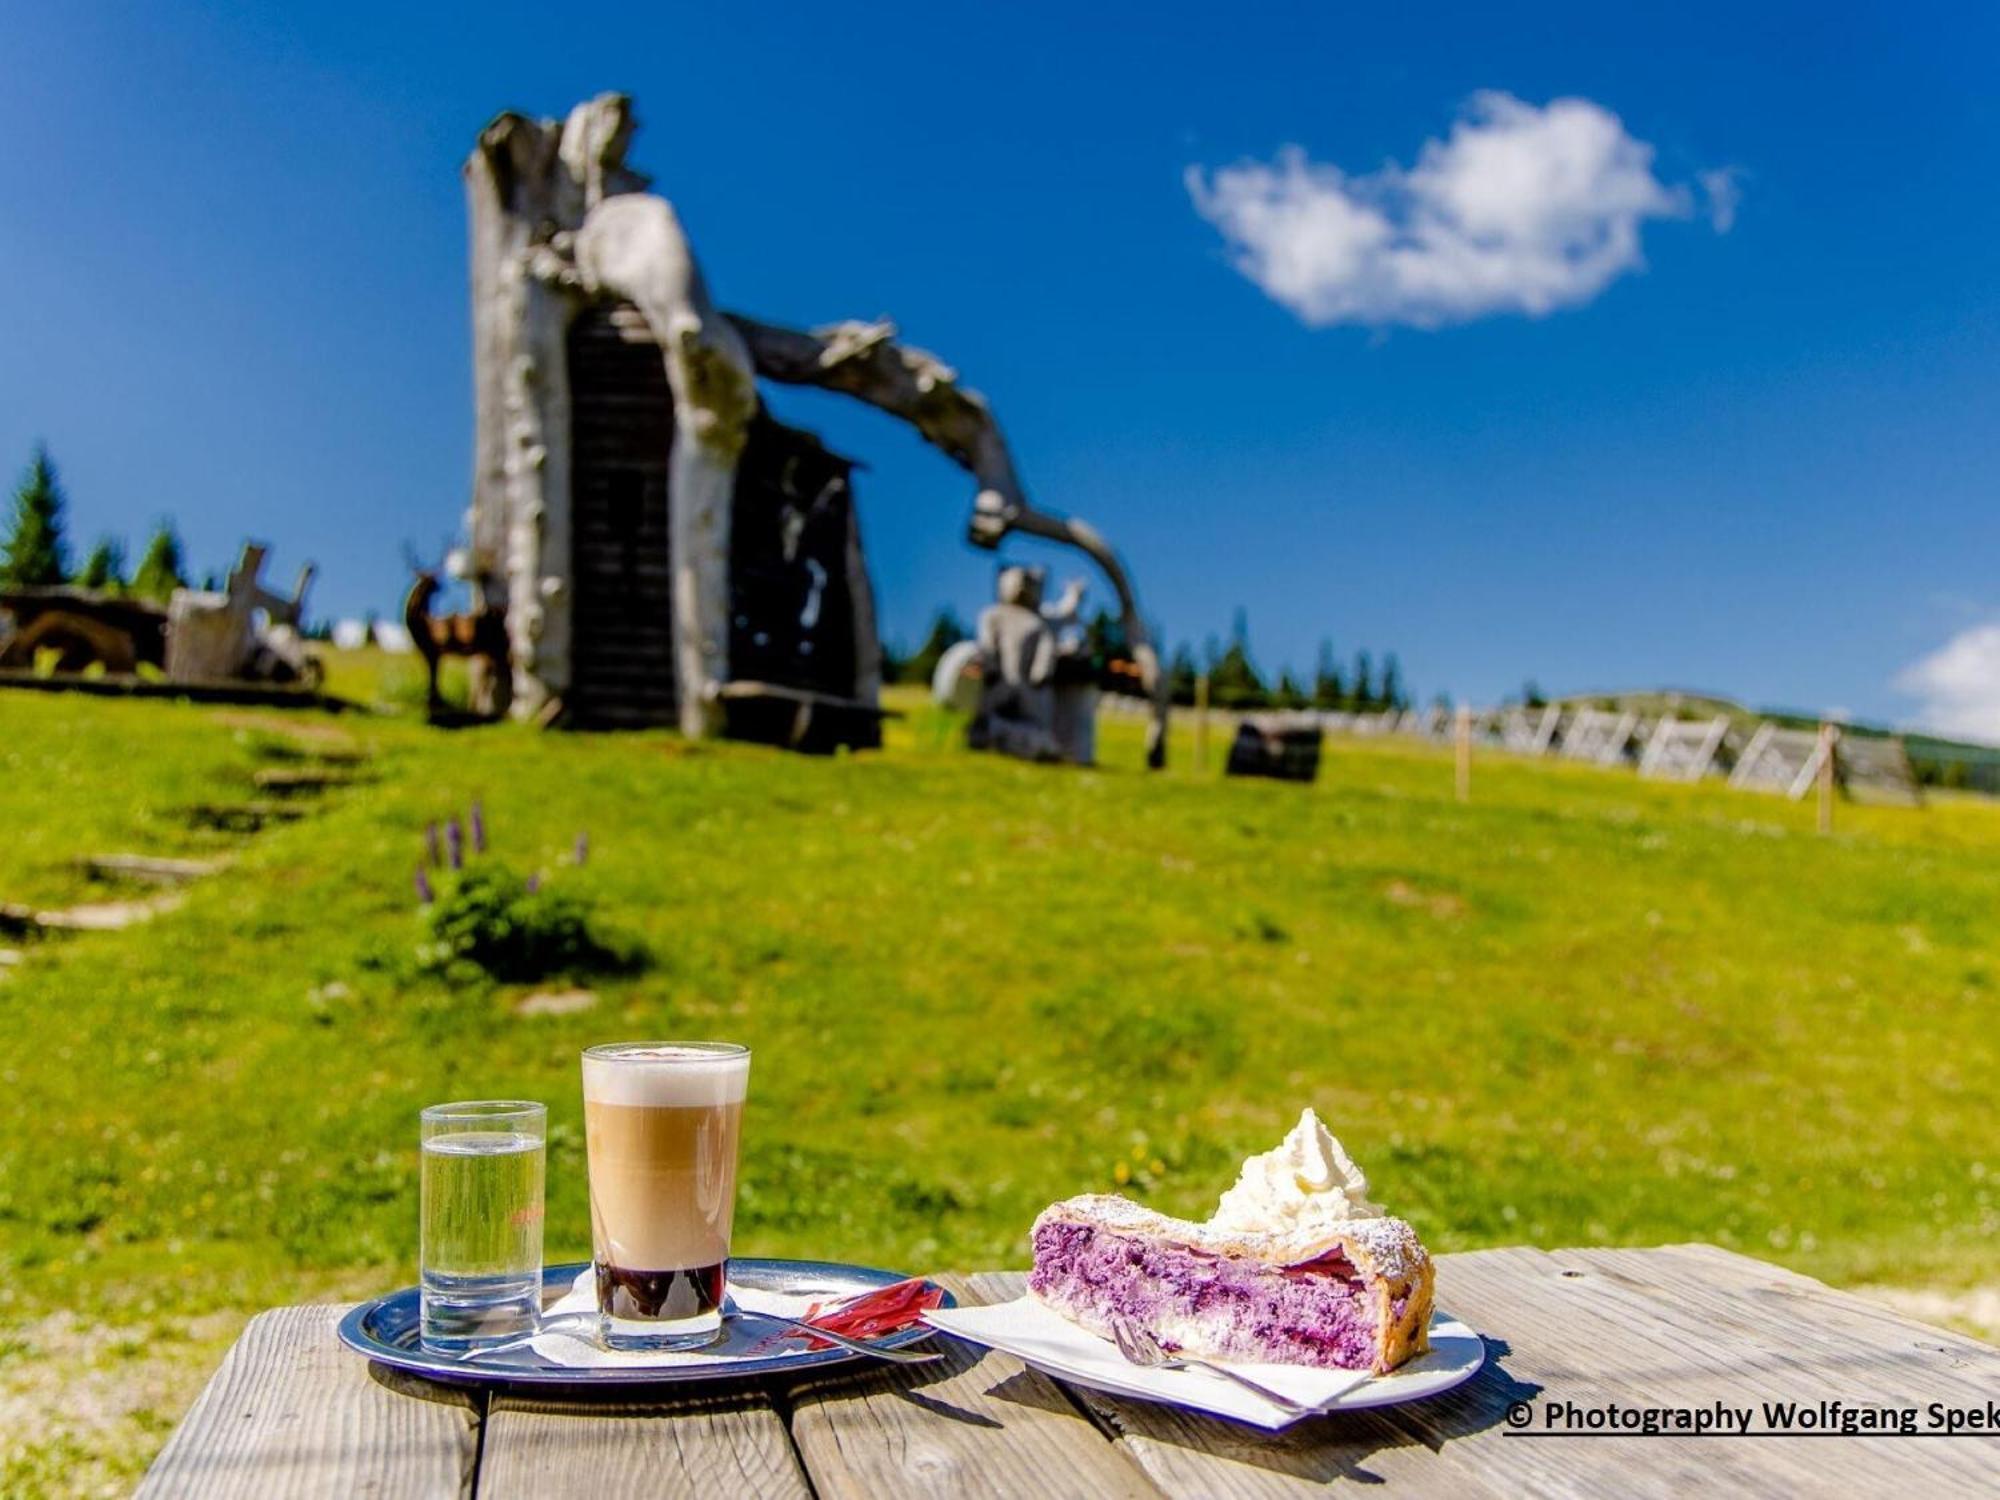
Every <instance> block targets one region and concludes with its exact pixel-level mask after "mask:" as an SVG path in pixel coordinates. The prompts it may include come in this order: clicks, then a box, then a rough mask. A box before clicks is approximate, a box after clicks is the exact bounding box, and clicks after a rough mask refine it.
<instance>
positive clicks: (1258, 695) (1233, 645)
mask: <svg viewBox="0 0 2000 1500" xmlns="http://www.w3.org/2000/svg"><path fill="white" fill-rule="evenodd" d="M1229 634H1230V639H1229V645H1228V647H1227V648H1226V649H1225V650H1224V651H1223V653H1222V654H1221V656H1219V657H1217V658H1216V659H1215V661H1214V663H1213V665H1211V666H1210V667H1209V669H1208V699H1209V702H1211V703H1213V704H1214V705H1215V706H1216V707H1217V708H1262V707H1263V706H1264V705H1265V704H1266V703H1268V702H1270V699H1271V695H1270V692H1269V690H1268V689H1266V688H1265V686H1264V679H1263V677H1262V676H1260V675H1259V674H1258V671H1257V664H1256V663H1255V662H1254V661H1252V660H1251V659H1250V621H1249V616H1248V615H1247V614H1245V613H1244V611H1243V610H1241V609H1238V610H1237V611H1236V618H1235V621H1234V622H1233V623H1232V625H1231V627H1230V633H1229Z"/></svg>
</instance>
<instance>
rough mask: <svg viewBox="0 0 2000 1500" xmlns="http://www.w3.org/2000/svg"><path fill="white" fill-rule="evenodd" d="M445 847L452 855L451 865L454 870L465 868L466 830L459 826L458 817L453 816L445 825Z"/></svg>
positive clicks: (449, 854) (448, 853)
mask: <svg viewBox="0 0 2000 1500" xmlns="http://www.w3.org/2000/svg"><path fill="white" fill-rule="evenodd" d="M444 847H445V853H446V854H447V855H448V856H450V859H451V867H452V868H453V869H454V870H462V869H464V868H465V830H464V829H463V828H461V827H459V824H458V819H456V818H453V819H452V820H451V821H450V822H449V823H447V824H445V825H444Z"/></svg>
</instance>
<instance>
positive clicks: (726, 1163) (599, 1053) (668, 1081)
mask: <svg viewBox="0 0 2000 1500" xmlns="http://www.w3.org/2000/svg"><path fill="white" fill-rule="evenodd" d="M749 1083H750V1049H749V1048H748V1047H740V1046H738V1045H736V1044H735V1043H734V1042H620V1043H616V1044H613V1045H610V1046H604V1047H592V1048H590V1049H589V1050H588V1051H587V1052H585V1053H584V1054H583V1126H584V1145H585V1148H586V1150H587V1152H588V1155H589V1165H590V1241H591V1250H592V1262H593V1265H594V1267H595V1271H596V1282H597V1310H598V1315H599V1318H600V1331H601V1336H602V1338H603V1340H604V1342H605V1344H606V1345H608V1346H609V1347H611V1348H613V1349H639V1350H653V1349H694V1348H700V1347H701V1346H702V1345H704V1344H710V1343H713V1342H715V1341H716V1340H717V1339H719V1338H720V1337H721V1336H722V1300H723V1294H724V1292H725V1290H726V1282H727V1276H728V1272H727V1267H728V1261H729V1232H730V1228H731V1225H732V1223H733V1221H734V1219H735V1216H736V1144H737V1139H738V1137H739V1136H740V1134H741V1133H742V1123H743V1099H744V1095H745V1094H746V1092H747V1091H748V1088H749Z"/></svg>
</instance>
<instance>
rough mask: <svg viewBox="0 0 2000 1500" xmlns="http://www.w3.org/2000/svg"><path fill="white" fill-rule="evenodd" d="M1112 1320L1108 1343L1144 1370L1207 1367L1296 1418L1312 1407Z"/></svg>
mask: <svg viewBox="0 0 2000 1500" xmlns="http://www.w3.org/2000/svg"><path fill="white" fill-rule="evenodd" d="M1110 1321H1111V1342H1112V1343H1114V1344H1116V1345H1117V1346H1118V1352H1119V1353H1120V1354H1122V1355H1124V1356H1125V1359H1126V1362H1127V1363H1128V1364H1135V1365H1137V1366H1139V1367H1140V1368H1141V1369H1143V1370H1188V1369H1195V1370H1207V1371H1209V1372H1210V1373H1211V1374H1215V1375H1220V1376H1222V1377H1223V1378H1224V1379H1225V1380H1233V1381H1235V1382H1236V1383H1237V1384H1238V1385H1240V1386H1242V1387H1243V1388H1244V1389H1245V1390H1247V1391H1255V1392H1256V1393H1257V1394H1258V1395H1259V1396H1262V1397H1263V1398H1264V1399H1265V1400H1266V1401H1268V1402H1270V1403H1271V1404H1272V1405H1273V1406H1276V1407H1278V1408H1279V1409H1280V1410H1281V1411H1285V1412H1288V1413H1290V1414H1291V1415H1292V1416H1295V1417H1302V1416H1305V1415H1306V1414H1307V1413H1308V1412H1310V1411H1312V1410H1313V1409H1314V1408H1312V1407H1310V1406H1308V1405H1306V1404H1305V1403H1304V1402H1303V1401H1294V1400H1293V1399H1292V1398H1291V1397H1290V1396H1287V1395H1285V1394H1284V1393H1282V1392H1280V1391H1274V1390H1272V1389H1271V1388H1270V1387H1269V1386H1268V1385H1259V1384H1258V1383H1257V1382H1256V1381H1254V1380H1252V1379H1251V1378H1250V1377H1249V1376H1248V1375H1243V1374H1239V1373H1238V1372H1237V1371H1235V1370H1232V1369H1230V1368H1229V1366H1227V1365H1218V1364H1216V1363H1214V1362H1213V1361H1211V1360H1206V1359H1195V1358H1192V1357H1191V1356H1189V1355H1185V1354H1171V1353H1169V1352H1168V1351H1167V1348H1166V1346H1165V1345H1164V1344H1162V1343H1161V1342H1160V1340H1159V1338H1158V1337H1157V1336H1156V1335H1154V1334H1153V1333H1152V1331H1151V1330H1149V1329H1145V1328H1141V1327H1139V1326H1138V1325H1137V1324H1135V1323H1128V1322H1127V1321H1126V1320H1125V1319H1123V1318H1113V1319H1111V1320H1110Z"/></svg>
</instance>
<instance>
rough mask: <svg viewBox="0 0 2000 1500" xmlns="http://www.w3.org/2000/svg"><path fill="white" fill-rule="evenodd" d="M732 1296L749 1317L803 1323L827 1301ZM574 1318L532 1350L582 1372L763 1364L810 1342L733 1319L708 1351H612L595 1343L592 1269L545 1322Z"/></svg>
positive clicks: (754, 1292) (737, 1291) (546, 1312)
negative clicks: (794, 1342)
mask: <svg viewBox="0 0 2000 1500" xmlns="http://www.w3.org/2000/svg"><path fill="white" fill-rule="evenodd" d="M729 1296H730V1300H731V1301H733V1302H734V1303H735V1304H736V1306H737V1307H738V1308H739V1309H740V1310H742V1311H743V1312H746V1313H778V1314H781V1315H783V1316H785V1317H791V1318H803V1317H804V1316H805V1315H806V1312H807V1310H808V1309H810V1308H811V1307H812V1305H813V1304H814V1303H815V1302H822V1301H824V1300H825V1298H824V1297H823V1296H820V1297H810V1296H808V1297H801V1296H794V1295H790V1294H787V1293H784V1292H770V1291H764V1290H762V1289H761V1288H758V1287H750V1286H731V1287H730V1289H729ZM570 1315H581V1316H579V1317H578V1319H577V1321H576V1322H575V1323H573V1324H572V1325H570V1327H569V1328H568V1329H565V1328H563V1327H562V1326H560V1324H558V1326H556V1327H553V1328H548V1329H545V1330H544V1331H543V1332H542V1333H541V1334H539V1335H537V1336H536V1338H535V1340H534V1342H533V1343H532V1344H531V1345H530V1347H531V1348H533V1350H534V1351H535V1353H537V1354H539V1355H541V1357H542V1358H543V1359H546V1360H548V1361H549V1362H550V1363H551V1364H558V1365H568V1366H570V1367H572V1368H574V1369H579V1370H590V1369H638V1368H654V1369H657V1368H670V1367H672V1366H675V1365H714V1364H728V1363H729V1362H731V1361H732V1360H741V1359H763V1358H767V1357H769V1356H770V1355H772V1354H775V1353H776V1352H778V1350H779V1348H780V1347H781V1346H783V1344H784V1343H785V1341H786V1340H787V1339H791V1338H803V1337H804V1335H803V1334H799V1333H795V1332H794V1331H793V1330H791V1329H788V1328H784V1327H782V1326H779V1325H776V1324H772V1323H759V1322H755V1321H750V1322H743V1323H738V1322H735V1321H733V1320H732V1321H731V1322H729V1323H727V1324H725V1325H724V1334H723V1338H722V1339H721V1340H720V1341H719V1342H717V1343H714V1344H710V1345H708V1346H707V1347H706V1348H702V1349H672V1350H662V1351H660V1352H658V1353H638V1352H636V1351H630V1350H623V1349H606V1348H604V1347H602V1346H601V1345H599V1344H598V1343H596V1342H595V1335H596V1331H597V1329H596V1322H595V1319H596V1315H597V1285H596V1282H595V1279H594V1273H593V1272H592V1271H591V1270H590V1269H589V1268H588V1267H586V1268H585V1269H584V1271H583V1272H582V1274H581V1275H579V1276H578V1277H577V1278H576V1281H575V1283H574V1284H573V1285H572V1286H571V1287H570V1289H569V1290H568V1291H567V1292H565V1293H564V1294H563V1295H562V1298H561V1300H560V1301H558V1302H556V1303H554V1304H553V1305H551V1306H549V1307H546V1308H544V1309H543V1310H542V1320H543V1322H544V1323H547V1322H550V1321H552V1320H558V1319H561V1318H564V1317H567V1316H570Z"/></svg>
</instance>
